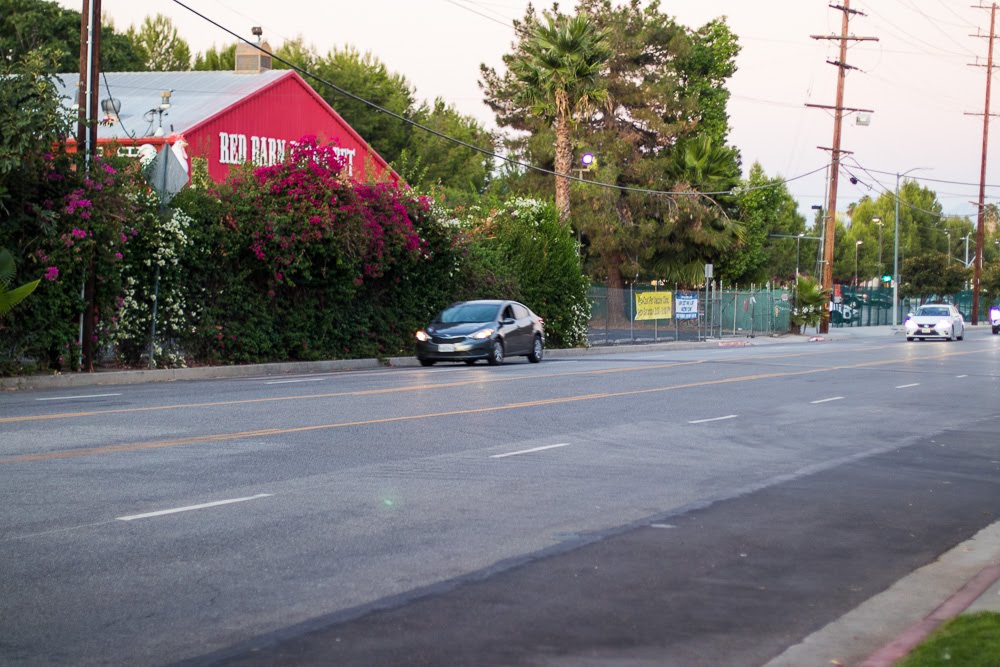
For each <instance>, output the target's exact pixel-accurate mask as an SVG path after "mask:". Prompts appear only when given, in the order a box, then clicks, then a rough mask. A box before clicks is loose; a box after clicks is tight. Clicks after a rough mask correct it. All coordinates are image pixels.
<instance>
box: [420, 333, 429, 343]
mask: <svg viewBox="0 0 1000 667" xmlns="http://www.w3.org/2000/svg"><path fill="white" fill-rule="evenodd" d="M430 339H431V337H430V336H428V335H427V332H426V331H418V332H417V340H419V341H420V342H421V343H426V342H427V341H429V340H430Z"/></svg>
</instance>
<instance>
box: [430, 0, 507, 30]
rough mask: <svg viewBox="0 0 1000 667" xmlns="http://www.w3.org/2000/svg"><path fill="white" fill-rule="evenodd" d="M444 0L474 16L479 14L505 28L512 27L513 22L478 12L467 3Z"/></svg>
mask: <svg viewBox="0 0 1000 667" xmlns="http://www.w3.org/2000/svg"><path fill="white" fill-rule="evenodd" d="M444 1H445V2H447V3H449V4H452V5H455V6H456V7H458V8H460V9H464V10H465V11H467V12H470V13H472V14H475V15H476V16H481V17H483V18H484V19H486V20H487V21H493V22H494V23H499V24H500V25H502V26H504V27H505V28H513V27H514V25H513V23H507V22H505V21H501V20H500V19H497V18H494V17H492V16H489V15H488V14H483V13H482V12H478V11H476V10H475V9H473V8H472V7H469V6H467V5H463V4H461V3H459V2H456V1H455V0H444Z"/></svg>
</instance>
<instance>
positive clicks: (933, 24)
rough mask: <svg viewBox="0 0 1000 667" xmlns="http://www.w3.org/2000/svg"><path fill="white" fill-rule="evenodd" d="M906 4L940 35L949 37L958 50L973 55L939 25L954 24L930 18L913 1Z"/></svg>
mask: <svg viewBox="0 0 1000 667" xmlns="http://www.w3.org/2000/svg"><path fill="white" fill-rule="evenodd" d="M896 1H897V2H899V3H900V4H903V2H902V0H896ZM906 4H908V5H909V6H910V8H911V11H914V12H916V13H917V14H920V16H922V17H923V18H924V19H925V20H926V21H927V22H928V23H930V24H931V27H933V28H934V29H935V30H937V31H938V32H940V33H941V34H942V35H944V36H945V37H947V38H948V40H949V41H950V42H951V43H952V44H954V45H956V46H957V47H958V48H960V49H963V50H964V51H966V52H967V53H969V54H970V55H972V51H970V50H969V49H968V47H966V46H964V45H963V44H960V43H959V42H957V41H956V40H955V38H954V37H952V36H951V35H949V34H948V33H947V32H945V31H944V30H943V29H942V28H941V26H940V25H939V24H940V23H944V24H946V25H953V26H954V25H955V24H954V23H948V22H947V21H942V20H941V19H937V18H931V17H930V16H929V15H928V14H927V12H925V11H923V10H922V9H919V8H918V7H917V6H916V5H914V4H913V2H912V0H910V1H909V2H907V3H906ZM906 4H904V7H905V6H906ZM956 27H961V26H956Z"/></svg>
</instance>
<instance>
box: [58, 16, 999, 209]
mask: <svg viewBox="0 0 1000 667" xmlns="http://www.w3.org/2000/svg"><path fill="white" fill-rule="evenodd" d="M183 1H184V2H185V4H187V5H188V6H190V7H192V8H193V9H196V10H197V11H199V12H201V13H203V14H206V15H207V16H209V17H211V18H212V19H214V20H216V21H217V22H219V23H221V24H223V25H225V26H226V27H228V28H230V29H232V30H234V31H235V32H238V33H240V34H241V35H244V36H245V37H247V38H252V36H251V33H250V28H251V27H252V26H261V27H262V28H263V30H264V37H265V38H266V39H267V40H268V41H269V43H270V44H271V46H272V47H275V48H276V47H278V46H279V45H280V44H281V42H282V41H284V40H285V39H292V38H295V37H297V36H300V35H301V36H303V37H304V38H305V41H306V43H307V44H310V45H312V46H314V47H315V48H316V49H317V50H318V51H320V52H321V53H325V52H327V51H328V50H329V49H331V48H334V47H343V46H345V45H351V46H353V47H355V48H357V49H358V50H360V51H362V52H365V51H371V52H372V54H373V55H375V56H376V57H377V58H378V59H380V60H381V61H382V62H384V63H385V64H386V66H387V67H388V68H389V69H390V70H391V71H394V72H396V73H399V74H402V75H403V76H405V77H406V78H407V80H408V81H409V82H410V83H411V84H412V85H413V86H414V88H415V96H416V98H417V99H418V100H424V99H426V100H433V99H434V98H436V97H441V98H443V99H444V100H445V101H447V102H449V103H451V104H453V105H454V106H455V107H456V108H457V109H458V110H459V111H461V112H462V113H465V114H469V115H471V116H474V117H476V118H477V119H479V120H480V121H481V122H483V123H484V124H485V125H486V126H487V127H491V128H494V127H495V122H494V119H493V117H492V114H491V113H490V111H489V110H488V108H487V107H486V106H485V105H484V104H483V102H482V94H481V92H480V90H479V87H478V81H479V65H480V63H485V64H487V65H490V66H493V67H497V68H500V67H502V60H501V58H502V56H503V55H504V54H505V53H507V52H508V51H510V48H511V42H512V40H513V37H514V32H513V29H512V27H511V21H512V20H513V19H515V18H520V17H522V16H523V15H524V12H525V9H526V7H527V5H528V2H527V1H526V0H363V1H360V2H358V1H357V0H355V1H353V2H345V1H344V0H333V1H331V0H281V1H276V0H183ZM59 2H60V4H62V5H64V6H67V7H73V8H75V9H78V10H79V8H80V6H81V4H82V2H81V1H80V0H59ZM102 4H103V11H104V14H105V17H106V18H111V19H112V20H113V22H114V25H115V27H116V28H117V29H118V30H122V31H123V30H125V29H126V28H127V27H128V26H129V25H131V24H139V23H140V22H141V21H142V19H143V17H144V16H145V15H147V14H156V13H162V14H165V15H166V16H169V17H170V18H171V19H172V20H173V21H174V24H175V25H176V26H177V27H178V29H179V31H180V34H181V36H182V37H183V38H184V39H185V40H187V41H188V43H189V44H190V45H191V48H192V51H193V52H197V51H204V50H205V49H206V48H208V47H210V46H212V45H217V46H224V45H226V44H228V43H231V42H232V41H233V40H232V38H230V36H229V35H227V34H225V33H224V32H222V31H220V30H219V29H218V28H216V27H215V26H212V25H211V24H209V23H207V22H205V21H204V20H203V19H201V18H199V17H197V16H196V15H194V14H192V13H191V12H189V11H188V10H186V9H185V8H184V7H182V6H181V5H179V4H177V3H175V2H173V1H172V0H143V2H136V0H103V3H102ZM829 4H838V3H833V2H830V3H828V2H827V0H763V1H760V2H749V1H748V0H662V2H661V11H663V12H664V13H666V14H669V15H671V16H674V17H675V18H676V19H677V20H678V21H679V22H680V23H682V24H684V25H687V26H689V27H692V28H697V27H698V26H701V25H703V24H704V23H706V22H708V21H710V20H712V19H714V18H718V17H720V16H725V17H727V21H728V23H729V25H730V27H731V29H732V30H733V32H734V33H735V34H736V35H737V36H738V37H739V40H740V44H741V46H742V51H741V53H740V55H739V57H738V59H737V67H738V71H737V73H736V74H735V75H734V76H733V77H732V79H731V80H730V81H729V83H728V86H727V87H728V89H729V91H730V93H731V95H732V97H731V100H730V105H729V115H730V125H731V133H730V142H731V143H732V144H733V145H735V146H736V147H737V148H738V149H739V150H740V152H741V154H742V157H743V168H744V173H746V171H748V170H749V168H750V166H751V165H752V164H753V163H754V162H760V164H761V165H762V166H763V167H764V170H765V172H766V173H767V175H768V176H772V177H773V176H780V177H782V178H785V179H789V183H788V188H789V190H790V192H791V193H792V195H793V196H794V197H795V198H796V200H797V201H798V202H799V210H800V213H802V214H803V215H804V216H806V218H807V219H808V220H812V218H813V214H814V212H813V211H811V210H810V209H811V207H812V206H814V205H815V206H819V205H823V206H825V203H826V198H827V195H826V192H827V185H826V172H825V170H824V169H823V167H824V165H826V164H828V163H829V161H830V153H829V152H828V151H823V150H820V149H819V148H818V147H819V146H825V147H830V146H832V141H833V125H834V123H833V116H832V112H828V111H826V110H820V109H811V108H807V107H806V106H805V105H806V103H811V104H826V105H833V104H834V102H835V99H836V77H837V67H835V66H833V65H830V64H827V60H836V59H837V57H838V53H837V48H838V42H837V41H834V40H816V39H812V38H811V36H813V35H826V36H829V35H839V34H840V27H841V18H842V16H843V14H842V12H840V11H838V10H835V9H832V8H830V7H829ZM840 4H842V3H840ZM973 4H976V3H975V2H973V1H970V0H852V1H851V9H856V10H859V11H861V12H863V15H855V16H853V18H852V19H851V22H850V33H851V34H853V35H856V36H866V37H877V38H878V41H877V42H871V41H866V42H857V43H852V45H851V47H850V50H849V53H848V57H847V62H848V63H849V64H850V65H852V66H854V67H857V68H858V69H857V70H852V71H850V72H849V73H848V75H847V79H846V84H845V95H844V106H847V107H855V108H862V109H871V110H873V111H874V113H872V114H871V116H870V124H868V125H867V126H863V125H858V124H856V121H855V117H854V116H847V117H845V121H844V125H843V136H842V142H841V148H842V149H843V150H849V151H852V154H851V155H846V156H845V157H844V158H843V160H844V165H845V167H846V170H847V171H846V172H845V171H844V170H842V171H841V179H840V188H839V193H838V194H839V196H838V203H837V208H838V211H844V210H845V209H846V208H847V206H848V205H849V204H850V203H851V202H854V201H857V200H858V199H860V198H861V197H862V196H864V195H869V196H871V197H872V198H875V197H877V196H878V195H879V194H880V193H882V192H886V191H889V192H891V191H893V190H894V188H895V186H896V174H899V173H905V172H911V173H910V175H909V176H907V177H906V178H916V179H918V180H919V181H920V183H921V184H922V185H925V186H926V187H929V188H931V189H933V190H935V191H936V192H937V193H938V199H939V201H940V202H941V203H942V206H943V209H944V212H945V213H946V214H954V215H974V214H975V211H976V206H975V203H974V202H975V201H976V200H977V198H978V189H979V187H978V183H979V172H980V158H981V152H982V142H983V116H982V112H983V108H984V102H985V91H986V69H985V67H982V66H978V67H974V66H970V64H974V63H979V64H980V65H983V64H985V62H986V54H987V46H988V44H989V39H988V38H986V37H985V36H988V35H989V29H990V26H989V23H990V12H989V10H988V9H978V8H973V7H971V6H970V5H973ZM571 5H572V3H571V2H564V3H562V7H563V9H564V11H566V10H568V9H569V8H570V6H571ZM548 6H549V5H548V4H547V3H546V2H544V0H543V1H542V2H538V3H536V8H543V7H548ZM998 23H1000V20H998ZM998 32H1000V26H998ZM977 34H981V35H984V37H974V36H972V35H977ZM997 57H998V59H1000V50H998V51H997ZM994 78H996V77H994ZM994 111H996V112H1000V99H998V100H995V104H994V105H993V108H992V109H991V113H993V112H994ZM968 113H973V114H979V115H967V114H968ZM995 125H996V122H993V123H991V130H993V134H994V136H993V143H994V145H995V146H996V147H995V148H993V149H992V150H991V156H990V158H988V164H987V176H986V183H987V184H995V185H994V186H993V187H988V188H987V191H986V194H987V201H988V202H990V201H992V202H997V200H998V199H1000V143H998V142H1000V134H998V133H997V131H996V128H995ZM815 170H818V171H816V173H813V174H812V175H809V176H803V175H804V174H807V173H808V172H813V171H815ZM911 170H912V171H911ZM848 172H849V173H848ZM851 175H853V176H854V177H855V178H856V179H857V181H858V182H857V184H852V183H850V180H849V179H850V176H851Z"/></svg>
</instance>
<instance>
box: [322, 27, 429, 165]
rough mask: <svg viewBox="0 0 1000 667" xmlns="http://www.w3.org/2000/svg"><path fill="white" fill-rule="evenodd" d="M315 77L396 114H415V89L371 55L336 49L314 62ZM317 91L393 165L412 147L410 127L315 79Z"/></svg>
mask: <svg viewBox="0 0 1000 667" xmlns="http://www.w3.org/2000/svg"><path fill="white" fill-rule="evenodd" d="M314 66H315V69H316V74H317V75H318V76H319V77H321V78H323V79H325V80H327V81H330V82H331V83H334V84H336V85H337V86H339V87H341V88H343V89H344V90H347V91H348V92H350V93H352V94H354V95H357V96H358V97H361V98H363V99H365V100H368V101H369V102H373V103H375V104H377V105H378V106H380V107H382V108H384V109H388V110H389V111H392V112H393V113H396V114H399V115H401V116H406V117H409V116H410V115H412V113H413V105H414V100H413V90H412V87H411V86H410V83H409V82H408V81H407V80H406V78H405V77H404V76H402V75H400V74H395V73H392V72H390V71H389V69H388V68H387V67H386V66H385V64H384V63H383V62H381V61H380V60H379V59H378V58H376V57H375V56H373V55H372V54H371V53H370V52H369V53H365V54H364V55H362V54H361V53H359V52H358V51H357V50H355V49H354V48H352V47H345V48H343V49H333V50H332V51H330V52H329V53H327V54H326V55H325V56H323V57H321V58H318V59H317V60H316V63H315V65H314ZM309 84H310V85H312V86H313V87H314V88H315V89H316V92H318V93H319V94H320V95H321V96H322V97H323V99H325V100H326V101H327V103H329V105H330V106H331V107H333V108H334V109H335V110H336V111H337V113H338V114H340V116H341V117H342V118H343V119H344V120H345V121H347V123H348V125H350V126H351V127H353V128H354V129H355V130H356V131H357V132H358V134H360V135H361V136H362V137H364V139H365V140H366V141H368V142H369V143H370V144H371V146H372V148H374V149H375V150H376V152H378V154H379V155H381V156H382V157H383V158H384V159H385V160H386V162H394V161H395V160H396V159H397V158H398V157H399V155H400V153H401V152H402V151H403V149H405V148H407V147H408V146H409V145H410V133H411V131H412V130H411V126H410V125H409V124H407V123H405V122H403V121H400V120H399V119H397V118H393V117H392V116H389V115H388V114H384V113H382V112H380V111H378V110H377V109H375V108H373V107H371V106H369V105H368V104H365V103H364V102H361V101H359V100H356V99H353V98H350V97H347V96H344V95H342V94H340V93H338V92H337V91H336V90H334V89H332V88H330V87H328V86H325V85H322V84H320V83H318V82H317V81H315V80H312V81H309Z"/></svg>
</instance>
